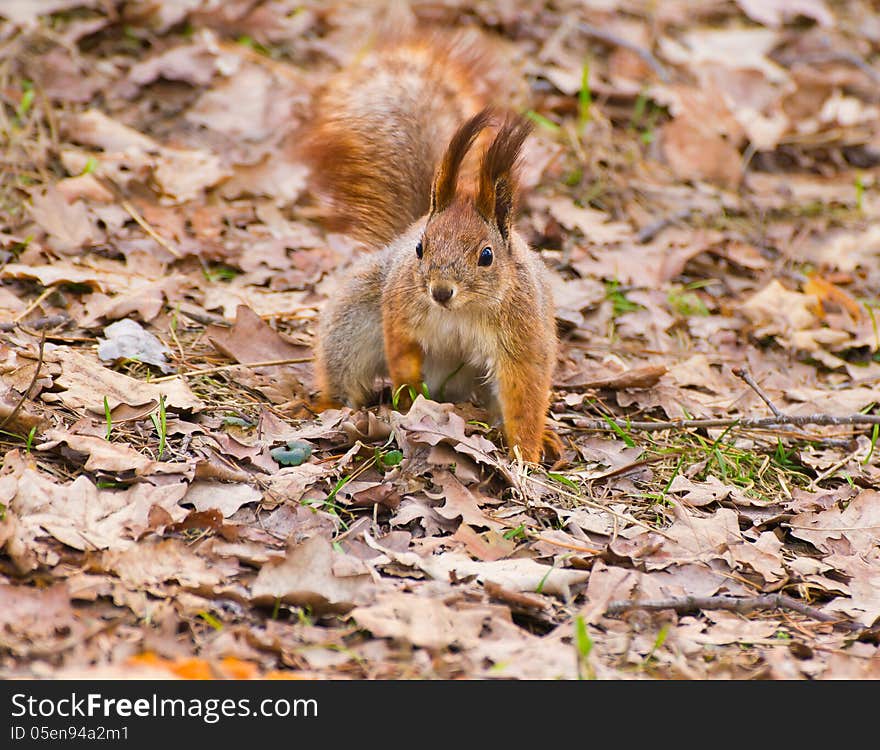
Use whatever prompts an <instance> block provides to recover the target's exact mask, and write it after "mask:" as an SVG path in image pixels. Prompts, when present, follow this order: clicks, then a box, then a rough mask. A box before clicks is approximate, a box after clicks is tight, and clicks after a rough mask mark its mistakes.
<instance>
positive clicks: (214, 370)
mask: <svg viewBox="0 0 880 750" xmlns="http://www.w3.org/2000/svg"><path fill="white" fill-rule="evenodd" d="M311 361H312V358H311V357H298V358H296V359H270V360H268V361H266V362H236V363H234V364H231V365H220V366H219V367H206V368H204V369H202V370H189V371H187V372H178V373H175V374H174V375H164V376H162V377H161V378H155V379H153V380H151V381H150V382H151V383H164V382H166V381H168V380H174V378H194V377H197V376H199V375H213V374H214V373H217V372H225V371H226V370H234V369H235V368H236V367H277V366H279V365H298V364H302V363H303V362H311Z"/></svg>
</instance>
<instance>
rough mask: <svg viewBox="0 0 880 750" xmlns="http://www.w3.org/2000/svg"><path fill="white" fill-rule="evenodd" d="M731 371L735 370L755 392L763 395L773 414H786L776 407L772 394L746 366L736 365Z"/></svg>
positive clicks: (781, 415) (780, 415)
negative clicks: (756, 379)
mask: <svg viewBox="0 0 880 750" xmlns="http://www.w3.org/2000/svg"><path fill="white" fill-rule="evenodd" d="M731 372H733V374H734V375H736V376H737V377H738V378H740V379H741V380H744V381H745V382H746V385H748V386H749V387H750V388H751V389H752V390H753V391H754V392H755V393H757V394H758V396H760V397H761V400H762V401H763V402H764V403H765V404H767V406H769V407H770V411H772V412H773V414H775V415H776V416H777V417H784V416H785V415H784V414H783V413H782V412H781V411H780V410H779V409H777V408H776V404H774V403H773V402H772V401H771V400H770V396H768V395H767V394H766V393H765V392H764V389H763V388H761V386H759V385H758V384H757V383H756V382H755V379H754V378H753V377H752V374H751V373H750V372H749V371H748V370H747V369H746V368H745V367H734V368H733V369H732V370H731Z"/></svg>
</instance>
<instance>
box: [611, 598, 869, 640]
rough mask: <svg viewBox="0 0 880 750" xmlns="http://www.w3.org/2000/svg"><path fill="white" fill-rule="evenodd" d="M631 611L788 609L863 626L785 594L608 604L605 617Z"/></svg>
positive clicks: (852, 627) (856, 627)
mask: <svg viewBox="0 0 880 750" xmlns="http://www.w3.org/2000/svg"><path fill="white" fill-rule="evenodd" d="M630 609H645V610H661V609H673V610H675V611H676V612H679V613H685V612H695V611H697V610H701V609H710V610H711V609H722V610H725V611H727V612H738V613H740V614H745V613H748V612H754V611H755V610H758V609H790V610H793V611H795V612H799V613H800V614H802V615H804V616H806V617H810V618H812V619H814V620H819V621H820V622H831V623H834V624H835V625H840V626H841V627H844V628H846V629H847V630H851V631H857V630H862V629H863V627H862V626H861V625H859V624H858V623H854V622H850V621H848V620H841V619H840V618H839V617H837V616H835V615H832V614H829V613H828V612H823V611H822V610H821V609H816V607H811V606H810V605H809V604H804V603H803V602H801V601H798V600H797V599H792V597H790V596H786V595H785V594H765V595H763V596H747V597H736V596H680V597H678V596H676V597H670V598H669V599H650V600H645V601H617V602H609V603H608V606H607V607H606V608H605V614H607V615H617V614H620V613H621V612H626V611H627V610H630Z"/></svg>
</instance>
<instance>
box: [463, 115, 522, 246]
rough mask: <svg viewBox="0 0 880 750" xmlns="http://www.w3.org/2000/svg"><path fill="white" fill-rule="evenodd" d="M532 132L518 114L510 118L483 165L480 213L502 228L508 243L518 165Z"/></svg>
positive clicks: (505, 122)
mask: <svg viewBox="0 0 880 750" xmlns="http://www.w3.org/2000/svg"><path fill="white" fill-rule="evenodd" d="M531 132H532V123H531V122H530V121H529V120H526V119H525V118H523V117H519V116H518V115H513V114H511V115H508V116H507V118H506V119H505V120H504V123H503V124H502V125H501V127H500V128H499V130H498V134H497V135H496V136H495V140H494V141H492V145H491V146H489V148H488V149H486V153H485V155H484V156H483V161H482V163H481V164H480V178H479V183H478V185H477V199H476V203H477V211H479V212H480V214H481V215H482V216H483V218H485V219H486V220H488V221H493V220H494V222H495V224H496V225H497V226H498V230H499V231H500V232H501V236H502V237H503V238H504V239H505V240H507V239H508V237H509V236H510V232H511V227H512V223H513V204H514V200H515V198H516V164H517V161H518V159H519V155H520V151H521V150H522V146H523V143H525V140H526V138H527V137H528V135H529V133H531Z"/></svg>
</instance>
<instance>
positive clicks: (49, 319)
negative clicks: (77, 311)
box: [0, 315, 70, 331]
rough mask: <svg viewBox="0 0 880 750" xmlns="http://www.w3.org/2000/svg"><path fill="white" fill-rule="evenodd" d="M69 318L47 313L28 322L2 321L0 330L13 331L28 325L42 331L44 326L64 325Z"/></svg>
mask: <svg viewBox="0 0 880 750" xmlns="http://www.w3.org/2000/svg"><path fill="white" fill-rule="evenodd" d="M69 320H70V318H69V317H68V316H67V315H46V316H44V317H42V318H34V319H33V320H29V321H27V322H26V323H22V322H21V321H18V322H15V321H13V322H10V323H0V331H13V330H15V329H16V328H19V327H22V326H26V327H27V328H30V329H31V330H33V331H40V330H42V329H44V328H55V327H56V326H60V325H64V324H65V323H67V322H68V321H69Z"/></svg>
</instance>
